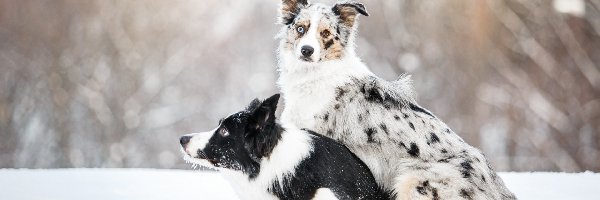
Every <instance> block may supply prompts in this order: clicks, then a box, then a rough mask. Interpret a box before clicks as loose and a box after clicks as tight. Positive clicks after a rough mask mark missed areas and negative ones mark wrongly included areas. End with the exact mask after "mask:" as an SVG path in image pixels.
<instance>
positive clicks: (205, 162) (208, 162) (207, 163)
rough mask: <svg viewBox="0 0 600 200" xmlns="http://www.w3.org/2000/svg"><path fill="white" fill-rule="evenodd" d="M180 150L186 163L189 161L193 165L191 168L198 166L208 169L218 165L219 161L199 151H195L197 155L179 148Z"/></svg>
mask: <svg viewBox="0 0 600 200" xmlns="http://www.w3.org/2000/svg"><path fill="white" fill-rule="evenodd" d="M181 151H182V153H183V160H185V161H186V162H187V163H191V164H192V165H193V166H192V168H194V169H195V168H197V167H198V166H203V167H207V168H209V169H216V168H217V167H219V161H217V160H215V159H209V158H207V157H206V154H204V153H203V152H201V151H199V152H198V153H197V156H192V155H190V154H189V153H188V152H186V151H185V150H183V149H181Z"/></svg>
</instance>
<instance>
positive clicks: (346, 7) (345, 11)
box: [331, 2, 369, 27]
mask: <svg viewBox="0 0 600 200" xmlns="http://www.w3.org/2000/svg"><path fill="white" fill-rule="evenodd" d="M331 11H333V13H334V14H335V15H337V16H338V17H339V19H340V22H341V23H342V24H344V25H346V26H348V27H352V26H354V22H355V21H356V16H357V15H358V14H362V15H364V16H369V13H367V9H366V8H365V6H364V5H363V4H361V3H356V2H344V3H337V4H335V5H333V8H331Z"/></svg>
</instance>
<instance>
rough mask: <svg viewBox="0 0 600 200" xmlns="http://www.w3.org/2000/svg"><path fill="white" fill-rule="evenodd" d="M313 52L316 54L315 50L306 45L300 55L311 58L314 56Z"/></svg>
mask: <svg viewBox="0 0 600 200" xmlns="http://www.w3.org/2000/svg"><path fill="white" fill-rule="evenodd" d="M313 52H315V49H313V48H312V47H311V46H308V45H304V46H302V48H301V49H300V53H302V55H303V56H305V57H309V56H311V55H312V54H313Z"/></svg>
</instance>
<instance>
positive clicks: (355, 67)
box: [278, 0, 515, 199]
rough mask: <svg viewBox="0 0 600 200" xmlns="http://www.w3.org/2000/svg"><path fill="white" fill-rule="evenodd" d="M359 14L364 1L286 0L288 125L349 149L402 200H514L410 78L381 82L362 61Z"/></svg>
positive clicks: (283, 77)
mask: <svg viewBox="0 0 600 200" xmlns="http://www.w3.org/2000/svg"><path fill="white" fill-rule="evenodd" d="M360 14H363V15H367V12H366V9H365V7H364V6H363V5H362V4H359V3H353V2H344V3H338V4H335V5H334V6H327V5H323V4H311V3H308V2H307V1H306V0H283V3H282V7H281V18H280V22H281V23H282V25H283V27H282V30H281V32H280V34H279V38H280V39H281V42H280V46H279V49H278V56H279V67H278V70H279V73H280V74H279V79H278V84H279V87H280V88H281V91H282V94H283V97H284V100H285V109H284V110H283V113H282V116H281V120H282V122H284V123H287V124H295V125H296V126H297V127H301V128H307V129H310V130H315V131H316V132H318V133H322V134H324V135H325V136H328V137H331V138H333V139H335V140H337V141H339V142H341V143H343V144H345V145H346V146H347V147H348V148H350V150H351V151H352V152H354V153H355V154H356V155H357V156H358V157H359V158H360V159H361V160H363V161H364V162H365V163H366V164H367V166H369V168H370V170H371V171H372V173H373V175H374V176H375V179H376V180H377V182H378V183H380V184H381V185H383V187H384V188H385V189H388V190H392V191H393V192H394V193H395V194H396V196H397V199H515V196H514V195H513V194H512V193H511V192H510V191H509V190H508V189H507V188H506V186H505V185H504V183H503V181H502V180H501V178H500V177H499V176H498V175H496V173H495V172H494V170H493V169H492V167H491V166H490V164H489V162H488V161H487V159H486V158H485V156H484V155H483V153H482V152H481V151H479V150H478V149H476V148H474V147H472V146H470V145H469V144H467V143H465V142H464V141H463V140H462V139H461V138H460V136H458V135H457V134H455V133H454V132H453V131H452V130H451V129H450V128H449V127H448V126H447V125H446V124H444V123H443V122H442V121H441V120H440V119H438V118H437V117H436V116H434V115H433V114H432V113H431V112H429V111H427V110H426V109H424V108H422V107H420V106H419V105H418V104H417V102H416V101H415V99H414V98H413V96H414V95H413V90H412V86H411V81H410V78H409V77H408V76H404V77H402V78H400V79H399V80H397V81H394V82H389V81H386V80H382V79H381V78H378V77H377V76H375V75H374V74H373V73H372V72H371V71H370V70H369V69H368V68H367V66H366V65H365V64H364V63H363V62H362V61H361V60H360V59H359V58H358V57H357V56H356V55H355V53H354V35H355V33H356V27H357V23H358V22H357V18H358V15H360ZM323 30H325V31H328V32H329V33H325V34H323V32H322V31H323ZM331 48H336V49H335V51H331V50H330V49H331ZM307 49H314V50H312V51H306V50H307ZM328 54H335V55H334V56H331V55H328Z"/></svg>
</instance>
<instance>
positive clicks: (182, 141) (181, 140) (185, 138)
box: [179, 136, 192, 148]
mask: <svg viewBox="0 0 600 200" xmlns="http://www.w3.org/2000/svg"><path fill="white" fill-rule="evenodd" d="M191 138H192V137H191V136H182V137H181V138H179V144H181V146H182V147H184V148H185V145H187V143H189V142H190V139H191Z"/></svg>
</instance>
